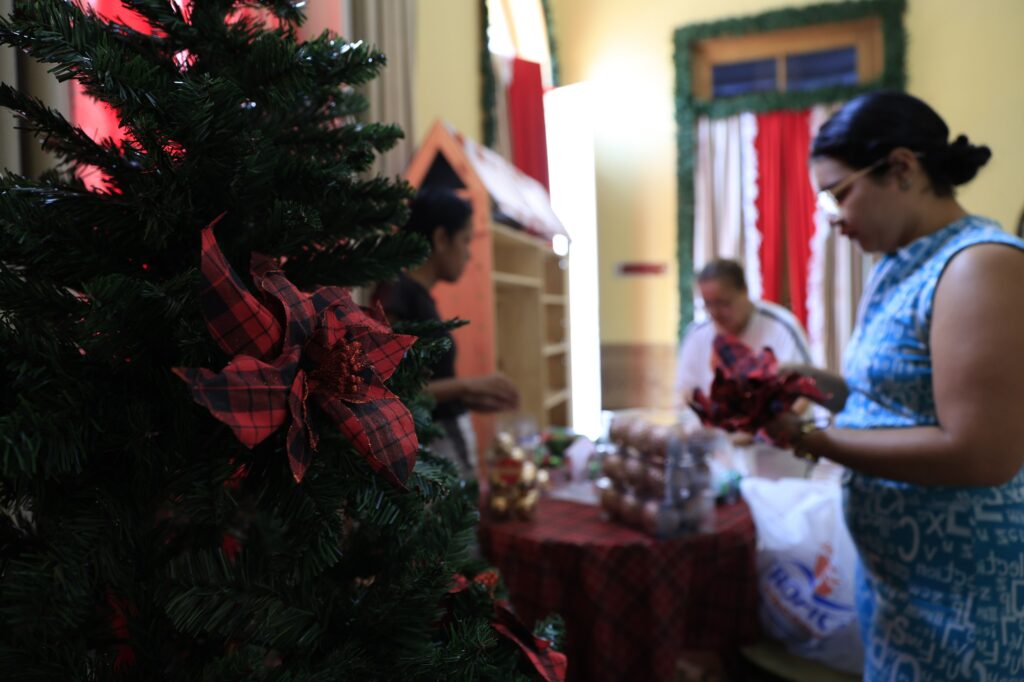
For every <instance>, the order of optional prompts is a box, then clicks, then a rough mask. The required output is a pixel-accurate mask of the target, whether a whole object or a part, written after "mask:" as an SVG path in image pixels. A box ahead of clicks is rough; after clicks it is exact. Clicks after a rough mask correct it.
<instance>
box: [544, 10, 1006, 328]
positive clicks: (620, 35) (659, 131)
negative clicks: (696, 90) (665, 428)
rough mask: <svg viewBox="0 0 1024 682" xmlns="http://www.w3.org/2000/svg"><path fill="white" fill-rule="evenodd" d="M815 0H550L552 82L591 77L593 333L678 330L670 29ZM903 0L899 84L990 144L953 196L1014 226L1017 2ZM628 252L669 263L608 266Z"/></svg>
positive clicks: (954, 128) (958, 128) (628, 255)
mask: <svg viewBox="0 0 1024 682" xmlns="http://www.w3.org/2000/svg"><path fill="white" fill-rule="evenodd" d="M812 1H814V0H784V1H782V2H780V1H779V0H703V1H699V2H698V1H697V0H689V1H681V0H642V1H641V2H623V1H622V0H552V5H553V10H554V20H555V31H556V36H557V38H558V49H559V58H560V60H561V69H562V71H561V76H562V82H563V83H565V84H568V83H573V82H577V81H581V80H591V81H594V82H596V83H598V85H599V90H600V92H601V93H602V96H601V103H600V105H599V107H598V108H597V110H596V111H595V112H594V116H595V122H596V124H597V125H596V129H597V141H596V156H597V158H596V160H597V175H598V177H597V191H598V233H599V259H600V270H599V276H600V296H601V313H600V314H601V341H602V343H605V344H618V343H626V344H636V343H659V344H660V343H674V341H675V335H676V328H677V322H678V313H677V311H678V308H679V304H678V295H677V289H676V279H677V270H676V264H675V248H676V239H675V232H676V186H675V182H676V181H675V178H676V151H675V150H676V131H675V108H674V101H673V97H674V77H675V74H674V65H673V55H672V50H673V46H672V41H673V32H674V30H675V29H676V28H677V27H680V26H685V25H686V24H690V23H694V22H704V21H713V20H716V19H722V18H727V17H733V16H743V15H749V14H756V13H760V12H765V11H769V10H773V9H780V8H783V7H793V6H802V5H807V4H812ZM908 5H909V7H908V11H907V14H906V15H905V26H906V29H907V33H908V55H907V56H908V59H907V69H908V77H909V78H908V80H909V83H908V89H909V90H910V92H911V93H913V94H915V95H917V96H919V97H921V98H923V99H924V100H926V101H927V102H929V103H930V104H932V105H933V106H934V107H935V108H936V110H937V111H938V112H939V113H940V115H942V116H943V117H944V118H945V119H946V121H947V122H948V123H949V126H950V128H951V130H952V132H953V134H954V135H955V134H958V133H960V132H965V133H967V134H968V135H969V136H970V137H971V139H972V140H974V141H977V142H983V143H986V144H988V145H990V146H991V147H992V149H993V151H994V157H993V161H992V162H991V163H990V164H989V166H987V167H986V168H985V169H984V170H983V171H982V173H981V174H980V175H979V176H978V178H976V179H975V180H974V182H973V183H971V184H970V185H968V186H967V188H965V189H964V190H963V191H962V193H961V198H962V200H963V202H964V204H965V205H966V206H967V208H968V209H970V210H974V211H976V212H978V213H982V214H986V215H990V216H992V217H993V218H996V219H997V220H999V221H1001V222H1002V223H1003V224H1004V225H1005V226H1009V225H1012V224H1015V222H1016V219H1017V216H1018V215H1019V213H1020V211H1021V209H1022V208H1024V180H1022V178H1024V88H1022V87H1020V86H1019V85H1018V83H1019V69H1020V67H1022V66H1024V41H1021V40H1020V27H1021V26H1024V1H1022V0H975V1H973V2H965V1H964V0H908ZM1014 67H1016V68H1014ZM626 260H630V261H632V260H644V261H660V262H664V263H666V264H668V265H669V271H668V273H667V274H666V275H664V276H662V277H640V278H621V277H617V276H616V275H615V273H614V266H615V264H616V263H618V262H620V261H626Z"/></svg>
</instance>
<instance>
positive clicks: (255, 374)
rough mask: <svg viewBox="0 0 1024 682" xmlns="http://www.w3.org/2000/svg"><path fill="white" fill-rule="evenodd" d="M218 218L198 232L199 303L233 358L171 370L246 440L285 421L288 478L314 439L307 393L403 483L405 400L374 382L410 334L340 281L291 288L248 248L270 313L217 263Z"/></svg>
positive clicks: (390, 369) (298, 470)
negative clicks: (216, 368) (211, 366)
mask: <svg viewBox="0 0 1024 682" xmlns="http://www.w3.org/2000/svg"><path fill="white" fill-rule="evenodd" d="M218 220H220V218H218V219H217V220H214V221H213V223H211V224H210V225H209V226H208V227H207V228H206V229H204V230H203V234H202V264H201V271H202V276H203V280H204V287H203V291H202V293H201V295H200V302H201V305H202V308H203V316H204V317H205V318H206V324H207V327H208V329H209V330H210V333H211V334H212V335H213V338H214V340H216V341H217V344H218V345H219V346H220V347H221V348H222V349H223V350H224V352H226V353H228V354H230V355H232V356H234V357H233V358H232V360H231V362H229V363H228V364H227V366H226V367H225V368H224V369H223V371H221V372H220V373H219V374H218V373H215V372H212V371H210V370H208V369H202V368H181V367H179V368H175V369H174V372H175V374H177V375H178V376H179V377H181V378H182V379H184V380H185V381H186V382H188V383H189V385H190V386H191V389H192V397H193V398H194V399H195V401H196V402H197V403H199V404H200V405H202V406H203V407H205V408H207V409H208V410H210V413H211V414H213V416H214V417H216V418H217V419H219V420H220V421H222V422H224V423H225V424H227V425H228V426H230V427H231V430H232V431H234V433H235V436H236V437H237V438H238V440H240V441H242V443H244V444H245V445H247V446H248V447H250V448H251V447H254V446H255V445H257V444H259V443H261V442H263V440H265V439H266V438H267V437H268V436H270V434H272V433H274V432H275V431H277V429H278V428H280V427H281V426H282V425H283V424H284V423H285V422H286V421H289V420H290V425H289V427H288V459H289V463H290V464H291V469H292V475H293V476H294V477H295V480H296V481H301V480H302V477H303V475H304V474H305V472H306V468H307V467H308V466H309V462H310V460H311V459H312V451H313V450H316V446H317V438H316V434H315V433H314V432H313V430H312V428H311V427H310V423H309V405H308V403H309V400H310V399H312V401H313V403H314V404H316V405H317V407H319V408H320V409H321V410H322V411H323V412H324V413H325V414H326V415H327V416H328V417H329V418H330V419H331V421H333V422H334V423H335V424H336V425H337V427H338V428H339V429H340V430H341V432H342V433H343V434H344V435H345V436H346V437H347V438H348V439H349V440H350V441H351V442H352V444H353V445H354V446H355V448H356V449H357V450H358V451H359V452H360V454H362V455H363V457H365V458H366V460H367V461H368V462H369V463H370V466H371V467H372V468H373V470H374V471H379V472H382V473H383V475H384V476H385V478H387V479H388V480H389V481H391V482H392V483H394V484H395V485H397V486H399V487H403V488H404V481H405V479H406V478H407V477H408V475H409V472H411V471H412V467H413V464H414V463H415V461H416V451H417V450H418V449H419V442H418V441H417V439H416V432H415V429H414V426H413V420H412V415H411V414H410V413H409V409H408V408H407V407H406V406H405V405H404V404H403V403H402V401H401V400H399V399H398V397H397V396H395V395H394V394H393V393H391V391H389V390H388V389H387V388H385V386H384V383H383V382H384V381H386V380H387V379H388V378H389V377H390V376H391V375H392V374H393V373H394V371H395V369H396V368H397V367H398V363H399V362H401V360H402V358H403V357H404V355H405V352H406V350H408V348H409V347H410V346H411V345H412V344H413V343H414V342H415V341H416V337H415V336H407V335H404V334H395V333H393V332H392V331H391V328H390V327H389V326H388V324H387V322H386V318H385V317H384V315H383V312H382V311H380V310H379V309H378V310H376V311H368V310H364V309H362V308H360V307H359V306H357V305H356V304H355V303H354V302H353V301H352V298H351V297H350V296H349V294H348V292H347V291H346V290H344V289H342V288H340V287H320V288H319V289H317V290H316V291H314V292H313V293H312V294H308V293H306V292H303V291H299V289H298V288H296V287H295V285H293V284H292V283H291V282H289V281H288V280H287V279H286V278H285V276H284V273H283V272H282V271H281V270H280V269H278V264H277V262H276V261H274V260H273V259H271V258H268V257H267V256H263V255H261V254H253V256H252V264H251V268H250V270H251V273H252V276H253V282H254V284H255V285H256V287H257V288H258V289H259V290H260V292H261V294H262V295H263V297H264V299H265V300H267V301H268V302H270V301H277V303H279V304H280V306H281V312H283V315H281V316H280V319H279V318H278V316H277V315H275V314H274V313H273V312H272V311H271V310H270V309H269V308H268V307H267V306H265V305H263V304H262V303H261V302H260V301H259V300H257V299H256V297H255V296H253V295H252V294H251V293H249V291H248V290H247V289H246V287H245V285H244V284H243V283H242V280H241V279H240V278H239V276H238V274H237V273H236V272H235V271H234V270H233V269H232V267H231V265H230V264H229V263H228V262H227V259H226V258H225V257H224V254H223V253H222V252H221V250H220V247H219V246H218V245H217V240H216V239H215V238H214V236H213V227H214V225H216V224H217V221H218ZM368 313H369V314H368Z"/></svg>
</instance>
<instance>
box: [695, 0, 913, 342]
mask: <svg viewBox="0 0 1024 682" xmlns="http://www.w3.org/2000/svg"><path fill="white" fill-rule="evenodd" d="M906 4H907V3H906V0H859V1H857V2H833V3H827V4H821V5H810V6H808V7H801V8H791V9H782V10H776V11H772V12H766V13H764V14H758V15H755V16H751V17H740V18H734V19H724V20H721V21H714V22H709V23H704V24H692V25H690V26H684V27H683V28H680V29H677V30H676V33H675V64H676V127H677V131H676V134H677V149H678V154H679V158H678V161H677V172H676V177H677V182H678V186H677V194H678V197H679V208H678V225H677V247H676V258H677V259H678V262H679V335H680V337H682V334H683V331H684V330H685V329H686V325H687V324H689V322H690V320H691V319H692V318H693V288H692V283H691V280H692V279H693V201H694V197H693V172H694V168H693V166H694V159H695V157H696V151H697V134H696V128H697V125H696V124H697V119H698V118H699V117H700V116H709V117H711V118H722V117H725V116H731V115H733V114H738V113H741V112H744V111H753V112H759V111H772V110H776V109H804V108H807V107H810V106H813V105H815V104H821V103H825V102H837V101H842V100H846V99H850V98H852V97H854V96H856V95H859V94H861V93H864V92H869V91H872V90H878V89H887V90H902V89H903V88H904V85H905V82H906V75H905V74H906V68H905V55H906V35H905V33H904V30H903V21H902V17H903V12H904V10H905V9H906ZM872 16H874V17H878V18H880V19H881V20H882V43H883V45H884V62H883V66H882V75H881V76H880V77H879V78H877V79H875V80H873V81H871V82H868V83H862V84H859V85H856V86H841V87H829V88H822V89H820V90H813V91H809V92H765V93H756V94H751V95H741V96H738V97H730V98H724V99H718V100H711V101H707V102H703V101H699V100H697V99H696V98H694V96H693V89H692V84H691V82H690V78H691V75H692V64H691V55H692V47H693V45H694V43H696V42H697V41H700V40H707V39H709V38H718V37H722V36H740V35H745V34H748V33H763V32H767V31H775V30H779V29H785V28H795V27H799V26H808V25H813V24H824V23H829V22H836V21H850V20H854V19H862V18H864V17H872Z"/></svg>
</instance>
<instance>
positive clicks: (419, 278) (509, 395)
mask: <svg viewBox="0 0 1024 682" xmlns="http://www.w3.org/2000/svg"><path fill="white" fill-rule="evenodd" d="M410 208H411V213H410V216H409V221H408V222H407V223H406V224H405V226H404V227H403V228H402V229H403V230H406V231H412V232H416V233H417V234H420V235H422V236H423V238H424V239H426V240H427V241H429V242H430V256H429V257H428V258H427V260H426V261H424V262H423V264H421V265H419V266H418V267H416V268H413V269H411V270H409V271H408V272H404V273H402V274H400V275H399V277H398V280H397V281H395V282H393V283H389V284H385V285H382V286H381V287H380V289H378V292H377V297H378V299H379V300H380V301H381V303H382V304H383V306H384V310H385V312H386V313H387V314H388V317H390V318H391V319H393V320H405V321H411V322H425V321H440V319H441V317H440V315H439V314H438V312H437V304H436V303H435V301H434V298H433V297H432V296H431V295H430V290H431V289H432V288H433V287H434V285H435V284H436V283H437V282H439V281H443V282H455V281H457V280H458V279H459V277H461V276H462V272H463V270H465V268H466V263H467V262H468V261H469V244H470V241H471V240H472V238H473V228H472V222H471V220H470V217H471V216H472V208H471V207H470V205H469V203H468V202H466V201H464V200H463V199H460V198H459V197H458V196H456V195H455V193H454V192H452V191H451V190H449V189H445V188H424V189H423V190H421V191H420V192H419V193H418V194H417V195H416V198H414V199H413V201H412V204H411V206H410ZM441 333H443V334H444V335H445V336H447V337H448V338H449V339H451V335H450V334H449V333H448V332H447V331H445V332H441ZM426 390H427V391H428V392H429V393H430V394H431V395H433V396H434V398H435V399H436V400H437V407H436V408H435V409H434V420H435V421H436V422H437V423H438V424H439V425H440V426H441V427H442V428H444V430H445V434H446V438H444V439H443V440H441V441H440V442H438V441H435V442H434V443H432V444H431V450H433V451H434V452H435V453H437V454H439V455H441V456H443V457H446V458H448V459H450V460H452V461H453V462H454V463H455V465H456V466H457V467H458V469H459V473H460V475H461V476H462V477H463V478H471V477H472V476H473V474H474V469H475V465H476V452H475V450H476V448H475V441H476V439H475V437H474V435H473V431H472V426H471V425H470V421H469V418H468V414H467V409H468V410H473V411H478V412H497V411H501V410H509V409H514V408H515V407H516V406H517V405H518V403H519V392H518V391H517V390H516V387H515V386H514V385H513V384H512V382H511V381H509V379H508V378H507V377H506V376H504V375H503V374H492V375H490V376H484V377H456V376H455V345H454V342H453V344H452V347H451V350H450V351H448V352H446V353H445V354H444V355H442V356H441V357H440V358H439V359H438V360H437V363H436V364H435V366H434V367H433V368H432V373H431V378H430V380H429V382H428V383H427V386H426Z"/></svg>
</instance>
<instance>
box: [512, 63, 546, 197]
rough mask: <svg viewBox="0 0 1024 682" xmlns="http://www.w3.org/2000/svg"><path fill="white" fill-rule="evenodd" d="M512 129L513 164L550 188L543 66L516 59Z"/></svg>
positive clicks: (514, 65)
mask: <svg viewBox="0 0 1024 682" xmlns="http://www.w3.org/2000/svg"><path fill="white" fill-rule="evenodd" d="M508 127H509V136H510V137H511V138H512V139H511V142H512V163H513V164H514V165H515V167H516V168H518V169H519V170H521V171H523V172H524V173H526V174H527V175H529V176H530V177H532V178H534V179H535V180H537V181H538V182H540V183H541V184H542V185H544V187H545V188H547V189H549V190H550V189H551V188H550V186H549V185H548V148H547V135H546V132H545V129H544V85H543V83H542V82H541V76H540V64H538V63H536V62H528V61H526V60H525V59H519V58H518V57H516V58H515V59H513V60H512V82H511V83H510V84H509V86H508Z"/></svg>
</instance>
